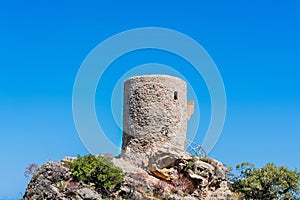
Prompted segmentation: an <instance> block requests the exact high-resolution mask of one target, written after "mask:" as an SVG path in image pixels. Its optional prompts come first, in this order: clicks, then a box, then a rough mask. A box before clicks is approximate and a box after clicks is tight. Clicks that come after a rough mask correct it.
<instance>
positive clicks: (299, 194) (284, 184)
mask: <svg viewBox="0 0 300 200" xmlns="http://www.w3.org/2000/svg"><path fill="white" fill-rule="evenodd" d="M236 171H237V173H238V174H237V175H234V174H230V180H231V182H232V184H231V189H232V191H234V192H236V193H238V194H240V195H241V196H243V199H249V200H250V199H256V200H281V199H282V200H284V199H289V200H293V199H295V200H296V199H300V191H299V181H300V173H299V172H297V171H292V170H289V169H288V168H286V167H284V166H281V167H276V166H275V165H274V164H273V163H268V164H267V165H266V166H264V167H262V168H256V167H255V166H254V165H253V164H250V163H248V162H245V163H242V164H240V165H237V166H236Z"/></svg>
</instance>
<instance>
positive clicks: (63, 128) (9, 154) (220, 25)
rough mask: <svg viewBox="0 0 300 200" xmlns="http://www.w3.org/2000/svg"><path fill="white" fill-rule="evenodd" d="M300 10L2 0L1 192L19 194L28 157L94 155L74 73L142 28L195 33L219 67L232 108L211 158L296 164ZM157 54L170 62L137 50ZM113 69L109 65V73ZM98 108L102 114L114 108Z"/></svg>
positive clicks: (236, 4) (259, 4)
mask: <svg viewBox="0 0 300 200" xmlns="http://www.w3.org/2000/svg"><path fill="white" fill-rule="evenodd" d="M299 11H300V3H299V2H297V1H293V0H287V1H277V0H275V1H258V0H255V1H253V0H252V1H246V0H242V1H241V0H236V1H232V0H228V1H202V0H199V1H189V0H188V1H156V0H154V1H126V2H125V1H106V2H105V1H88V2H87V1H66V0H60V1H45V0H44V1H41V0H39V1H30V0H29V1H14V0H11V1H1V3H0V61H1V64H0V66H1V71H0V134H1V138H0V152H1V156H0V199H1V198H4V199H8V198H12V199H15V198H18V197H20V196H21V193H23V192H24V190H25V187H26V179H25V178H24V176H23V173H24V169H25V168H26V166H27V165H29V164H30V163H38V164H39V165H41V164H42V163H44V162H46V161H49V160H54V161H59V160H60V159H61V158H63V157H64V156H66V155H69V156H76V155H77V154H87V153H88V151H87V150H86V149H85V147H84V145H83V144H82V143H81V141H80V139H79V137H78V134H77V132H76V129H75V125H74V122H73V117H72V89H73V83H74V80H75V77H76V73H77V71H78V69H79V67H80V65H81V63H82V61H83V60H84V59H85V57H86V56H87V54H88V53H89V52H90V51H91V50H92V49H93V48H94V47H95V46H96V45H98V44H99V43H100V42H101V41H103V40H104V39H106V38H108V37H110V36H112V35H114V34H116V33H119V32H121V31H125V30H128V29H132V28H137V27H146V26H156V27H165V28H170V29H174V30H177V31H180V32H182V33H184V34H186V35H189V36H190V37H192V38H194V39H195V40H196V41H198V42H199V43H200V44H201V45H202V46H203V47H204V48H205V49H206V50H207V52H208V53H209V54H210V56H211V57H212V58H213V60H214V61H215V63H216V64H217V66H218V68H219V71H220V73H221V75H222V77H223V80H224V84H225V87H226V93H227V101H228V102H227V103H228V110H227V118H226V123H225V127H224V130H223V133H222V135H221V138H220V140H219V141H218V143H217V145H216V146H215V148H214V149H213V151H212V152H211V153H210V156H211V157H214V158H216V159H219V160H221V161H222V162H224V163H227V164H229V165H231V166H235V165H236V164H238V163H240V162H242V161H250V162H252V163H254V164H256V165H257V166H262V165H264V164H265V163H267V162H274V163H275V164H277V165H286V166H288V167H289V168H290V169H295V168H298V169H300V162H299V154H300V148H299V141H300V79H299V77H300V37H299V36H300V12H299ZM129 56H130V55H129ZM151 56H152V58H153V59H154V58H156V59H157V60H156V61H157V62H162V63H164V64H168V63H169V64H170V63H172V61H173V59H172V57H169V56H168V55H165V54H161V56H160V54H159V52H149V54H147V52H144V53H143V54H141V55H139V54H138V53H137V55H135V57H132V58H134V59H139V60H138V61H139V62H138V64H142V63H143V62H144V61H145V62H146V61H147V59H149V58H151ZM143 59H144V60H143ZM150 60H151V59H150ZM123 61H124V63H123V64H124V65H125V63H126V58H124V60H123ZM151 61H152V60H151ZM118 62H119V64H120V65H122V59H120V60H119V61H118ZM178 62H179V61H178ZM113 76H115V74H114V72H113V71H108V72H107V73H106V79H107V80H109V78H110V77H113ZM119 76H121V75H120V74H119ZM187 78H188V79H190V80H191V81H192V82H193V81H197V80H195V79H196V78H197V77H193V75H192V74H191V76H190V77H187ZM104 79H105V78H104ZM103 87H104V90H103V91H105V92H102V93H101V94H98V93H97V98H100V99H101V98H102V97H101V95H103V97H106V99H107V97H109V95H111V91H110V90H111V88H110V87H107V88H106V87H105V86H103ZM106 92H107V93H106ZM99 95H100V97H99ZM201 95H202V94H201ZM201 95H200V96H201ZM205 95H206V97H205ZM203 96H204V98H207V94H203ZM104 99H105V98H104ZM99 104H100V103H99ZM98 108H99V109H98V110H97V111H98V115H99V116H103V115H107V114H109V113H106V111H103V112H104V113H102V112H101V105H99V106H98ZM201 109H203V110H204V111H205V109H208V108H206V107H205V106H204V107H201ZM203 120H204V121H203V122H205V116H204V119H203ZM200 124H201V123H200ZM107 126H109V123H108V125H107ZM108 129H109V127H108ZM111 130H112V131H115V130H117V129H114V128H113V127H112V128H111ZM114 134H116V135H118V136H120V133H119V132H118V131H117V132H116V133H114ZM201 138H203V136H201V135H199V136H198V139H199V141H197V142H200V143H201Z"/></svg>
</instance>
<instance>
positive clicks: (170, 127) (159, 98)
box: [122, 75, 193, 156]
mask: <svg viewBox="0 0 300 200" xmlns="http://www.w3.org/2000/svg"><path fill="white" fill-rule="evenodd" d="M188 107H189V111H188ZM123 109H124V110H123V139H122V141H123V144H122V155H125V154H130V153H136V155H137V156H140V154H144V153H146V154H147V153H148V152H152V151H153V150H155V149H159V148H160V149H161V148H163V147H170V146H171V147H175V148H177V149H178V150H180V151H184V150H185V139H186V129H187V120H188V119H189V117H190V115H192V113H193V102H192V101H190V102H189V104H188V102H187V95H186V83H185V81H183V80H182V79H180V78H177V77H172V76H166V75H146V76H136V77H132V78H130V79H128V80H127V81H125V83H124V107H123ZM188 115H189V116H188Z"/></svg>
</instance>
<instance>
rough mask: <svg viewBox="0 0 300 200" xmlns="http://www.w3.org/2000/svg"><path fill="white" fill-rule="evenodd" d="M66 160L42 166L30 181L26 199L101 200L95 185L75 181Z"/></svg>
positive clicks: (25, 195)
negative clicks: (65, 162)
mask: <svg viewBox="0 0 300 200" xmlns="http://www.w3.org/2000/svg"><path fill="white" fill-rule="evenodd" d="M63 163H64V162H61V163H57V162H48V163H46V164H45V165H43V166H42V167H40V168H39V169H38V170H37V171H36V173H35V174H34V175H33V177H32V179H31V181H30V182H29V184H28V186H27V189H26V192H25V194H24V197H23V199H24V200H42V199H53V200H54V199H56V200H71V199H77V200H99V199H102V195H101V194H99V193H98V192H97V191H96V190H95V188H94V187H93V185H88V184H85V183H83V182H81V181H75V180H74V179H73V177H72V173H71V171H70V169H69V168H68V167H66V166H64V164H63Z"/></svg>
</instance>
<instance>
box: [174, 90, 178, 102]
mask: <svg viewBox="0 0 300 200" xmlns="http://www.w3.org/2000/svg"><path fill="white" fill-rule="evenodd" d="M174 99H175V100H177V99H178V93H177V91H175V92H174Z"/></svg>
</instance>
